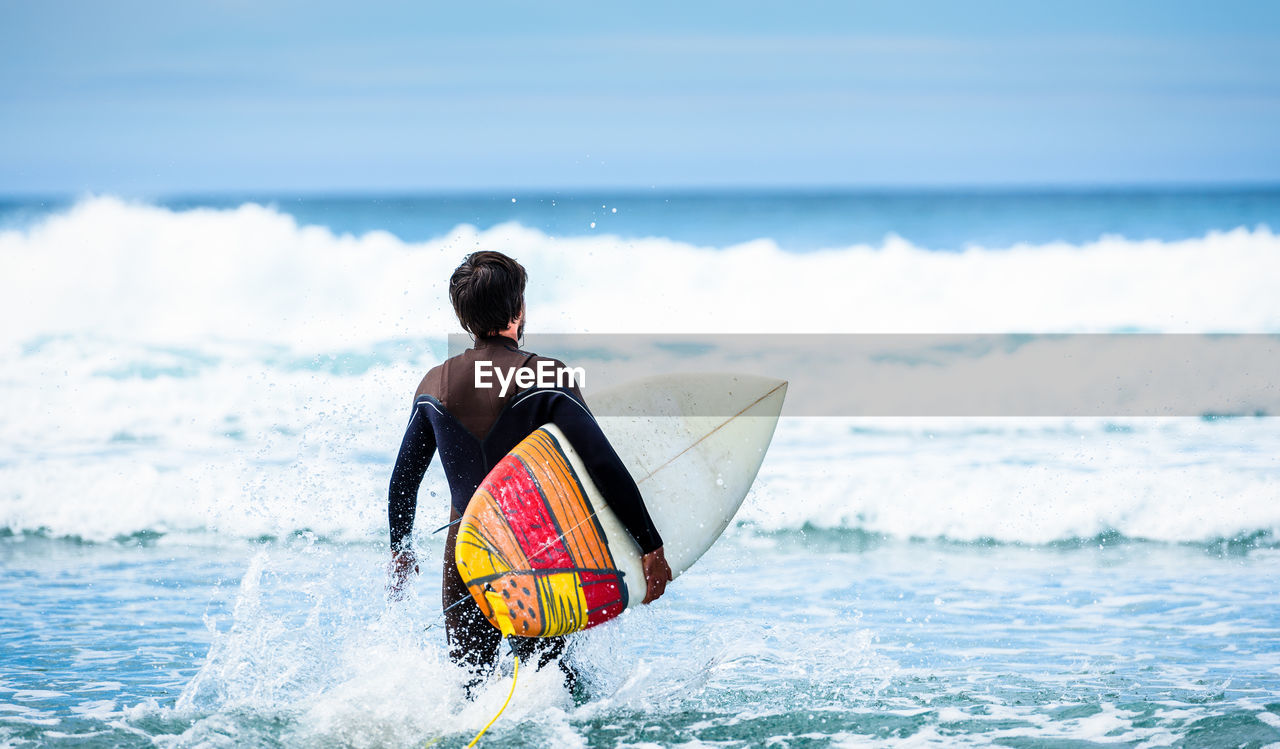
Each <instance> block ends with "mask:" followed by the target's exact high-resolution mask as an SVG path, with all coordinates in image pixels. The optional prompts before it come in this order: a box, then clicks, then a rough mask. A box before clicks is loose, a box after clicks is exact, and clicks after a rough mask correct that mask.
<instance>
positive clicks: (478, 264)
mask: <svg viewBox="0 0 1280 749" xmlns="http://www.w3.org/2000/svg"><path fill="white" fill-rule="evenodd" d="M526 280H528V274H526V273H525V271H524V266H522V265H521V264H520V263H517V262H516V261H515V260H512V259H511V258H509V257H507V256H506V255H503V254H502V253H501V252H492V251H483V252H473V253H471V254H470V255H467V256H466V257H465V258H464V259H463V260H462V265H459V266H458V268H457V269H456V270H455V271H454V272H453V276H452V277H451V278H450V279H449V301H451V302H453V311H454V312H456V313H457V315H458V322H460V323H462V328H463V330H466V331H467V332H468V333H470V334H471V335H473V336H476V337H477V338H479V337H482V336H490V335H495V334H497V333H499V332H501V331H503V330H506V329H507V327H508V326H510V325H511V323H513V322H515V320H516V318H518V317H520V316H521V313H523V312H524V284H525V281H526ZM520 328H521V330H520V333H521V334H522V335H523V333H524V324H523V322H522V323H521V325H520Z"/></svg>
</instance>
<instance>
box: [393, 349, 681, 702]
mask: <svg viewBox="0 0 1280 749" xmlns="http://www.w3.org/2000/svg"><path fill="white" fill-rule="evenodd" d="M482 361H483V362H491V365H492V367H493V368H494V369H500V370H502V371H503V372H509V371H512V370H518V369H522V368H523V369H533V368H534V367H537V366H538V362H539V361H545V362H549V363H550V366H551V367H554V368H556V369H559V368H563V366H564V365H563V364H561V363H560V362H558V361H556V360H554V359H546V358H545V357H539V356H537V355H536V354H531V353H528V352H526V351H521V350H520V349H519V347H518V346H517V344H516V342H515V341H513V340H511V339H509V338H505V337H503V336H493V337H488V338H481V339H480V340H479V341H478V342H477V343H476V346H475V348H472V349H468V350H467V351H465V352H463V353H462V354H459V355H458V356H455V357H452V358H450V359H449V360H447V361H445V362H444V363H443V364H441V365H439V366H437V367H435V368H433V369H432V370H431V371H430V372H428V373H427V375H426V377H424V378H423V379H422V384H421V385H419V386H418V391H417V393H416V394H415V396H414V401H413V412H412V415H411V416H410V417H409V425H408V427H407V428H406V429H405V434H404V440H403V441H402V442H401V444H400V455H399V457H397V458H396V465H395V469H394V470H393V471H392V474H391V487H390V492H389V498H388V503H387V519H388V521H389V522H390V526H391V548H392V550H399V549H401V548H403V547H404V546H405V545H406V544H407V542H408V538H409V535H410V533H411V532H412V530H413V520H414V514H415V511H416V510H417V498H418V487H419V485H420V484H421V483H422V477H423V475H424V474H425V473H426V470H427V466H428V465H429V464H430V463H431V457H432V455H433V454H434V453H435V451H436V450H439V451H440V460H441V461H442V463H443V465H444V470H445V475H446V476H447V477H448V479H449V490H450V493H451V495H452V511H451V513H450V518H449V519H450V520H451V521H453V520H457V519H458V518H459V517H461V515H462V513H463V512H465V511H466V508H467V503H468V502H469V501H471V495H472V494H474V493H475V490H476V487H478V486H479V485H480V482H481V481H483V480H484V477H485V476H487V475H488V473H489V471H490V470H492V469H493V467H494V465H496V464H497V462H498V461H499V460H501V459H502V458H503V457H504V456H505V455H506V454H507V453H508V452H510V451H511V448H513V447H515V446H516V445H517V444H519V442H520V441H521V440H523V439H524V438H525V437H527V436H529V434H530V433H532V432H533V431H534V430H535V429H537V428H538V427H540V426H542V425H544V424H548V423H554V424H555V425H556V426H558V427H559V428H560V429H561V430H562V431H563V432H564V433H565V436H566V437H568V438H569V441H570V442H571V443H572V444H573V446H574V448H575V449H576V450H577V452H578V454H579V455H580V456H581V458H582V461H583V463H584V464H585V465H586V468H587V471H588V473H590V475H591V479H592V480H593V481H594V482H595V484H596V486H597V487H598V488H599V489H600V493H601V495H602V496H603V497H604V498H605V500H606V501H607V502H608V503H609V507H610V508H611V509H612V510H613V511H614V514H616V515H617V516H618V520H619V521H621V523H622V526H623V527H624V528H626V529H627V532H628V533H630V534H631V536H632V538H634V539H635V541H636V544H637V545H639V547H640V551H641V553H643V554H647V553H649V552H651V551H653V550H655V549H657V548H658V547H660V546H662V538H661V537H660V536H659V535H658V531H657V529H656V528H654V527H653V521H652V520H651V519H650V518H649V512H648V510H646V509H645V506H644V501H643V500H642V499H641V498H640V490H639V489H637V488H636V484H635V481H633V480H632V478H631V475H630V474H629V473H628V472H627V469H626V466H624V465H623V463H622V461H621V459H619V458H618V455H617V453H615V452H614V450H613V448H612V447H610V446H609V443H608V441H607V440H606V439H605V437H604V434H603V433H602V432H601V431H600V427H599V426H598V425H597V424H596V420H595V418H594V417H593V416H592V415H591V412H590V411H589V410H587V407H586V404H585V402H584V401H583V399H582V394H581V393H580V392H578V389H577V388H576V387H568V388H551V389H540V388H530V389H527V390H523V391H520V392H518V393H512V392H511V390H514V384H512V385H511V388H510V389H509V391H508V393H507V395H506V396H505V397H504V396H503V395H502V394H501V388H500V386H499V385H498V384H497V382H496V378H495V377H492V376H490V377H489V380H490V382H492V383H493V387H492V388H477V387H476V386H475V368H476V363H477V362H482ZM543 366H547V365H543ZM512 382H513V383H514V380H513V381H512ZM457 530H458V526H457V524H456V523H455V524H454V525H451V526H450V528H449V535H448V538H447V540H446V541H445V551H444V580H443V585H442V603H443V605H444V606H445V632H446V636H447V637H448V640H449V646H450V649H449V654H450V656H451V657H452V658H453V659H454V661H455V662H457V663H459V664H461V665H464V666H466V667H468V668H470V669H472V671H473V672H474V673H475V675H476V677H477V678H479V677H480V676H482V675H483V674H484V673H486V672H487V671H488V670H489V669H491V668H492V666H493V663H494V661H495V658H496V655H497V646H498V643H499V642H500V640H501V637H500V635H499V633H498V630H497V629H495V628H494V627H493V625H491V624H489V622H488V620H486V619H485V618H484V615H483V614H482V613H481V612H480V607H479V606H477V605H476V603H475V601H474V600H473V599H472V598H471V595H470V593H468V592H467V588H466V586H465V585H464V584H463V582H462V578H461V576H459V574H458V568H457V565H456V564H455V563H454V544H455V542H456V540H457ZM459 601H461V603H459ZM516 639H517V642H516V643H515V646H516V648H517V651H518V652H521V654H522V657H526V658H527V657H528V656H530V655H532V654H534V653H539V654H541V655H542V657H541V659H540V660H539V663H538V666H539V667H541V666H543V665H545V664H546V663H548V662H549V661H550V660H552V659H553V658H558V657H559V656H560V655H561V654H562V652H563V650H564V640H563V638H559V637H555V638H543V639H541V640H531V639H526V638H516ZM560 665H561V668H564V669H565V673H566V675H567V676H568V677H569V678H570V679H572V676H573V675H572V673H571V672H570V671H569V670H568V668H567V666H565V665H564V663H563V662H561V664H560Z"/></svg>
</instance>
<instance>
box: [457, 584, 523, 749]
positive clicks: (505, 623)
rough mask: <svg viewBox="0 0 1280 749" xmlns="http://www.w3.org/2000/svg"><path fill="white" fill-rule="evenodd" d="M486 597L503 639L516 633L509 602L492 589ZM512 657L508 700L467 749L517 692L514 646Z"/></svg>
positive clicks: (505, 707) (475, 740) (485, 594)
mask: <svg viewBox="0 0 1280 749" xmlns="http://www.w3.org/2000/svg"><path fill="white" fill-rule="evenodd" d="M486 587H487V586H486ZM484 597H485V600H487V601H488V602H489V606H490V608H492V609H493V618H495V619H497V620H498V629H500V630H502V639H504V640H505V639H507V638H508V637H510V636H511V635H514V634H515V633H516V628H515V627H514V626H513V625H512V624H511V609H509V608H507V602H506V601H504V600H502V596H500V595H498V594H497V593H495V592H493V591H492V590H486V591H485V592H484ZM511 657H512V658H515V659H516V670H515V673H513V674H512V675H511V691H510V692H509V693H508V694H507V701H506V702H504V703H502V707H501V708H500V709H499V710H498V714H497V715H495V716H493V718H492V719H491V720H490V721H489V722H488V723H486V724H485V727H484V728H481V729H480V733H477V734H476V737H475V738H474V739H472V740H471V743H470V744H467V749H471V747H473V746H475V745H476V742H477V741H479V740H480V737H481V736H483V735H484V732H485V731H488V730H489V727H490V726H492V725H493V724H494V723H496V722H497V721H498V718H500V717H502V711H503V710H506V709H507V705H510V704H511V698H512V697H514V696H515V694H516V679H517V678H519V677H520V656H518V655H516V652H515V649H514V648H513V649H512V650H511Z"/></svg>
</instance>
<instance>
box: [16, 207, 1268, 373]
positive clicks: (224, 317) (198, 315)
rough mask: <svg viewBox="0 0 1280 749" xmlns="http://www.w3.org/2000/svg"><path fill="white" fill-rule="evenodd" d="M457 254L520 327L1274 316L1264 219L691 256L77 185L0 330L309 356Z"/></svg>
mask: <svg viewBox="0 0 1280 749" xmlns="http://www.w3.org/2000/svg"><path fill="white" fill-rule="evenodd" d="M477 248H495V249H502V250H504V251H506V252H509V253H510V254H512V255H514V256H516V257H518V258H519V259H520V260H521V261H522V262H523V263H525V264H526V265H527V266H528V268H529V270H530V274H531V278H532V283H531V285H530V288H529V303H530V320H531V322H530V325H531V326H532V327H531V330H535V331H536V330H538V329H541V330H544V331H548V332H581V331H590V332H606V333H612V332H646V333H648V332H749V333H750V332H755V333H762V332H781V333H793V332H841V333H851V332H876V333H884V332H927V333H941V332H1003V331H1015V332H1039V331H1055V332H1069V331H1095V332H1096V331H1112V330H1127V329H1144V330H1153V331H1186V332H1206V331H1234V332H1271V331H1275V330H1277V329H1280V297H1277V295H1276V294H1275V293H1274V289H1275V281H1276V279H1277V278H1280V237H1277V236H1275V235H1274V234H1272V233H1271V231H1270V230H1268V229H1266V228H1258V229H1256V230H1245V229H1237V230H1235V231H1230V232H1226V233H1214V234H1210V235H1208V236H1206V237H1203V238H1199V239H1189V240H1184V241H1178V242H1160V241H1141V242H1133V241H1128V240H1124V239H1119V238H1112V239H1102V240H1099V241H1098V242H1094V243H1091V244H1087V245H1082V246H1072V245H1067V244H1050V245H1042V246H1015V247H1008V248H988V249H983V248H971V249H968V250H966V251H964V252H960V253H938V252H931V251H929V250H928V249H925V248H918V247H914V246H912V245H910V244H908V243H907V242H904V241H902V240H898V239H894V238H887V239H886V240H885V241H884V243H883V244H882V245H881V246H879V247H871V246H855V247H846V248H838V249H830V250H824V251H819V252H812V253H804V254H796V253H789V252H785V251H783V250H780V249H779V248H778V247H777V246H776V245H775V244H774V243H773V242H772V241H770V240H769V239H767V238H763V239H760V240H758V241H754V242H750V243H746V244H742V245H737V246H734V247H726V248H708V247H695V246H691V245H688V244H684V243H680V242H674V241H670V240H667V239H661V238H651V239H620V238H616V237H608V236H592V237H569V238H553V237H549V236H547V235H546V234H543V233H541V232H539V231H536V230H534V229H529V228H525V227H521V226H518V225H514V224H507V225H502V226H498V227H495V228H493V229H491V230H488V231H477V230H476V229H474V228H472V227H469V226H465V225H461V226H458V227H457V228H456V229H454V230H453V231H452V232H450V233H449V234H448V235H447V236H444V237H440V238H437V239H433V240H430V241H427V242H421V243H416V244H415V243H405V242H402V241H400V240H398V239H397V238H395V237H393V236H392V235H390V234H387V233H384V232H372V233H369V234H366V235H363V236H360V237H353V236H349V235H343V236H335V235H334V234H333V233H331V232H330V231H329V230H328V229H325V228H323V227H315V226H307V227H300V226H298V225H297V224H296V222H295V221H294V219H293V218H292V217H290V216H288V215H285V214H282V213H279V212H277V211H274V210H272V209H270V208H265V207H262V206H258V205H254V204H246V205H243V206H241V207H239V208H237V209H234V210H221V211H219V210H210V209H200V210H191V211H185V212H174V211H171V210H168V209H164V208H157V207H154V206H148V205H142V204H134V203H126V202H123V201H120V200H118V199H114V198H95V199H91V200H86V201H83V202H81V203H79V204H77V205H76V206H74V207H73V208H71V209H70V210H68V211H67V212H65V213H62V214H58V215H54V216H51V217H49V218H47V219H45V220H44V221H42V222H41V223H39V224H37V225H35V226H33V227H31V228H29V229H26V230H22V231H8V232H5V233H2V234H0V263H2V264H3V267H4V269H5V273H4V274H3V275H2V276H0V312H2V313H3V314H4V315H5V319H7V320H10V321H14V322H15V323H16V324H11V325H8V326H5V329H4V333H3V340H5V341H6V342H8V343H10V344H11V345H12V344H14V343H16V342H20V341H26V340H30V339H31V338H33V337H36V336H40V335H49V334H59V333H90V334H94V335H106V336H110V337H112V338H119V339H125V340H133V341H136V340H147V341H164V342H168V343H178V344H183V345H203V344H204V343H205V342H207V341H209V340H211V339H213V340H233V341H245V340H251V341H270V342H275V343H283V344H287V345H289V346H316V347H321V348H326V347H332V346H334V345H347V344H352V343H368V342H371V341H380V340H386V339H392V338H398V337H403V336H424V335H443V334H444V333H447V332H451V331H452V330H453V329H454V325H455V323H454V321H453V319H452V314H451V311H450V309H449V306H448V303H447V300H446V297H445V284H446V281H447V279H448V275H449V272H450V271H451V270H452V268H453V267H454V266H455V265H456V264H457V262H458V260H459V259H460V257H461V256H462V255H463V254H464V253H466V252H469V251H471V250H474V249H477Z"/></svg>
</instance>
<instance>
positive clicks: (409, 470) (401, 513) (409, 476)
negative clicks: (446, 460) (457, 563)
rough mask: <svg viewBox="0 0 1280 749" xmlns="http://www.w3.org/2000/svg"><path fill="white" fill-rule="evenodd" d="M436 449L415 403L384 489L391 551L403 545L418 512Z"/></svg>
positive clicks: (431, 431) (427, 420) (427, 426)
mask: <svg viewBox="0 0 1280 749" xmlns="http://www.w3.org/2000/svg"><path fill="white" fill-rule="evenodd" d="M435 452H436V434H435V431H434V430H432V428H431V421H430V420H429V419H428V418H427V417H426V415H425V414H424V413H423V412H422V409H421V408H419V407H418V406H417V404H414V407H413V413H412V414H411V415H410V416H409V425H408V426H407V427H405V430H404V439H403V440H401V441H400V454H399V456H397V457H396V466H395V468H394V469H392V471H391V486H390V487H389V489H388V491H387V522H388V523H389V524H390V526H391V549H392V550H393V551H399V550H400V549H401V548H403V546H404V544H405V542H406V540H407V539H408V538H409V534H410V533H412V532H413V519H414V515H415V514H416V513H417V511H418V487H419V486H421V484H422V477H423V476H424V475H426V473H427V466H429V465H431V457H432V456H433V455H434V454H435Z"/></svg>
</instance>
